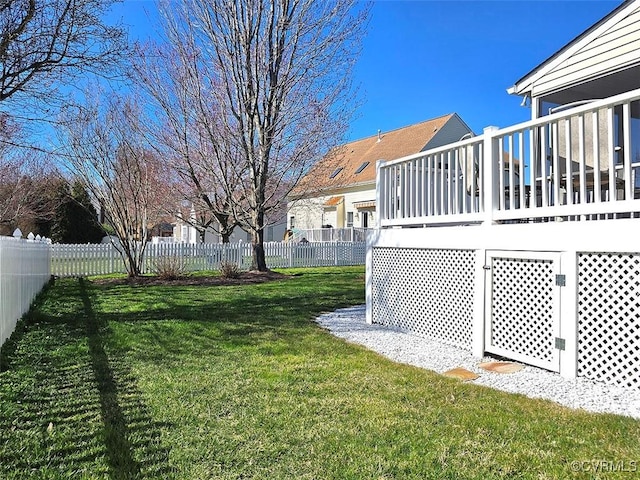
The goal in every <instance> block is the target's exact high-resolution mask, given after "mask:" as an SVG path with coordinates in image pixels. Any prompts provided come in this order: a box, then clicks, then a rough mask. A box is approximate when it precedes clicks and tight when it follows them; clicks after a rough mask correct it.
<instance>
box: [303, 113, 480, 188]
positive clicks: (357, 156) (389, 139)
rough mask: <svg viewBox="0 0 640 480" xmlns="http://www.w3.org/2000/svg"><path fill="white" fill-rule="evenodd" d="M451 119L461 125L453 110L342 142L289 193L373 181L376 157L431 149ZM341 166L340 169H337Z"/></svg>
mask: <svg viewBox="0 0 640 480" xmlns="http://www.w3.org/2000/svg"><path fill="white" fill-rule="evenodd" d="M453 118H455V119H456V120H458V121H459V122H460V123H462V124H463V125H464V123H463V122H462V120H460V119H459V117H458V116H457V115H456V114H455V113H451V114H448V115H444V116H442V117H438V118H434V119H431V120H427V121H424V122H421V123H417V124H414V125H410V126H407V127H403V128H398V129H396V130H391V131H389V132H385V133H382V134H379V135H373V136H371V137H367V138H363V139H360V140H356V141H353V142H350V143H346V144H344V145H341V146H339V147H337V148H335V149H333V150H332V151H330V152H329V153H328V154H327V155H325V157H324V158H322V159H321V160H320V161H319V162H318V163H316V164H315V165H314V166H313V168H312V169H311V170H310V171H309V173H308V174H307V175H306V176H305V177H304V178H302V179H301V181H300V182H299V183H298V185H297V186H296V188H295V189H294V190H293V192H292V195H302V194H304V193H308V192H317V191H321V190H331V189H339V188H345V187H349V186H355V185H360V184H367V183H372V184H373V183H375V181H376V162H377V161H378V160H394V159H396V158H401V157H405V156H407V155H412V154H414V153H418V152H420V151H422V150H424V149H426V148H430V147H431V145H430V143H431V142H432V140H433V139H434V137H435V136H436V134H437V133H439V132H440V131H441V130H442V129H443V128H444V127H445V125H447V123H448V122H450V121H451V120H452V119H453ZM464 127H466V125H464ZM466 128H467V129H468V127H466ZM469 131H470V130H469ZM367 162H368V163H367ZM365 164H366V165H365ZM340 168H341V169H342V170H340V171H338V169H340ZM336 171H338V173H336ZM334 174H335V175H334Z"/></svg>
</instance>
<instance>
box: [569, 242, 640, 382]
mask: <svg viewBox="0 0 640 480" xmlns="http://www.w3.org/2000/svg"><path fill="white" fill-rule="evenodd" d="M578 375H579V376H584V377H588V378H592V379H595V380H602V381H606V382H614V383H620V384H624V385H627V386H631V387H636V388H640V254H637V253H580V254H579V255H578Z"/></svg>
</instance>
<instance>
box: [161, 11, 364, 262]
mask: <svg viewBox="0 0 640 480" xmlns="http://www.w3.org/2000/svg"><path fill="white" fill-rule="evenodd" d="M176 3H177V5H176ZM162 11H163V14H164V16H165V18H167V25H168V26H169V27H171V28H176V29H178V30H179V35H175V36H174V37H175V38H185V39H187V38H188V39H193V40H190V42H192V43H193V44H194V45H197V46H199V47H200V49H201V51H202V53H203V55H204V58H203V60H202V61H203V62H204V64H206V65H207V67H208V68H210V69H211V70H212V71H213V72H214V74H215V80H216V85H217V88H214V89H212V92H211V94H212V98H211V101H212V102H214V103H215V104H216V105H217V107H218V112H220V116H219V124H220V130H219V132H220V136H219V137H218V141H217V145H218V148H221V149H223V151H224V152H226V153H227V154H228V155H231V157H232V158H234V157H235V158H237V159H238V160H239V161H238V162H235V161H234V162H232V164H231V165H230V167H231V168H232V169H233V175H231V178H233V176H234V175H235V176H236V177H237V178H240V179H241V180H242V181H241V182H240V187H241V188H240V189H238V188H237V183H236V182H235V179H234V182H233V185H227V184H226V183H225V184H224V185H225V187H224V188H225V189H226V190H227V192H228V194H229V195H228V198H229V199H230V200H231V205H230V207H231V214H232V216H233V217H234V218H237V219H243V221H244V222H246V223H245V226H246V227H247V228H248V229H249V230H250V231H251V234H252V245H253V260H252V269H255V270H261V271H264V270H267V267H266V262H265V255H264V227H265V219H266V215H267V213H268V211H269V210H270V209H273V208H275V207H276V206H277V205H278V204H279V203H281V202H282V200H283V198H284V195H286V193H287V189H288V188H290V187H292V186H293V185H295V183H296V182H297V181H298V180H299V179H300V178H301V176H302V175H303V174H304V173H305V171H306V170H307V169H308V167H309V165H310V164H311V162H313V161H314V160H316V159H317V158H319V156H320V155H321V154H322V153H324V152H326V151H327V150H328V149H329V148H330V147H331V146H333V145H336V144H338V143H340V141H341V140H342V137H343V134H344V131H345V130H346V126H347V122H348V120H349V117H350V115H349V114H350V113H351V112H352V109H353V106H354V104H353V89H352V88H351V83H350V78H351V75H350V74H351V70H352V67H353V65H354V62H355V57H356V55H357V53H358V51H359V46H360V41H361V38H362V35H363V33H364V27H365V25H366V21H367V18H368V14H369V7H368V6H363V5H362V4H361V3H360V2H358V1H356V0H334V1H330V2H318V1H315V0H220V1H216V2H209V1H205V0H181V1H180V2H171V3H168V2H167V3H164V4H163V8H162ZM169 37H170V38H171V35H169ZM220 158H223V157H222V156H221V157H220ZM285 185H286V186H287V188H283V186H285Z"/></svg>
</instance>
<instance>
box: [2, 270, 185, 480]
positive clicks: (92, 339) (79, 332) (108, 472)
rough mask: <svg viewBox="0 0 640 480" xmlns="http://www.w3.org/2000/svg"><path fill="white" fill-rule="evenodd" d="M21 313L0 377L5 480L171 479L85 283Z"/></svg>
mask: <svg viewBox="0 0 640 480" xmlns="http://www.w3.org/2000/svg"><path fill="white" fill-rule="evenodd" d="M61 284H62V285H61V286H60V287H58V286H56V287H55V288H52V289H50V290H49V291H48V292H47V295H46V296H45V297H44V300H43V301H41V302H40V303H38V304H37V305H36V306H35V308H34V309H33V310H32V311H31V312H30V313H29V314H28V315H26V316H25V319H24V320H23V321H22V324H21V325H20V326H19V329H18V330H17V331H16V333H17V335H14V336H13V337H12V338H11V340H10V341H11V342H12V344H11V345H10V348H9V349H7V350H6V351H4V352H3V366H4V367H3V368H4V371H3V372H2V373H0V458H2V462H0V478H3V479H5V478H6V479H19V478H25V475H27V476H28V475H31V476H32V477H33V478H72V477H74V478H76V477H81V478H111V479H136V478H162V479H164V478H175V469H174V468H173V467H171V465H170V463H169V450H168V449H167V448H165V447H164V446H163V444H162V442H161V432H162V431H163V430H167V429H169V428H171V426H170V425H166V424H162V423H161V422H158V421H155V420H154V419H153V417H152V415H151V413H150V411H149V409H148V407H147V405H146V404H145V401H144V398H143V395H142V393H141V391H140V390H139V388H138V386H137V379H136V378H135V376H134V375H133V373H132V371H131V368H130V366H129V364H128V361H127V358H126V357H125V356H124V355H123V354H122V352H119V351H118V350H117V349H112V348H110V347H109V345H108V344H109V336H110V329H109V326H108V325H107V323H106V322H105V320H104V319H103V318H102V317H101V316H100V315H99V314H96V312H95V309H94V306H93V305H94V300H95V298H94V297H93V294H92V291H91V288H90V286H89V285H87V284H86V282H85V281H84V280H78V281H73V282H71V281H69V282H61Z"/></svg>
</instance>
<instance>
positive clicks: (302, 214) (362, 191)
mask: <svg viewBox="0 0 640 480" xmlns="http://www.w3.org/2000/svg"><path fill="white" fill-rule="evenodd" d="M335 196H344V201H343V205H344V208H336V207H330V208H329V207H325V206H324V204H325V202H326V201H327V200H329V199H330V198H331V197H335ZM375 198H376V187H375V185H374V184H369V185H361V186H358V187H353V188H348V189H342V190H334V191H332V192H331V194H330V195H325V196H322V197H315V198H310V199H302V200H294V201H292V202H290V203H289V204H288V205H287V207H288V210H289V211H288V214H287V218H290V217H292V216H294V217H295V226H296V228H300V229H303V230H312V229H316V228H321V227H322V225H331V226H333V227H334V228H338V227H345V226H346V225H347V219H346V215H347V213H348V212H353V214H354V225H353V226H354V227H360V226H361V222H362V217H361V215H357V216H356V213H358V212H359V210H358V209H357V208H356V207H355V206H354V203H357V202H367V201H371V200H375ZM340 214H341V215H342V218H339V217H338V215H340ZM356 217H357V218H356ZM374 218H375V217H373V218H372V217H369V226H373V221H374Z"/></svg>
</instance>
